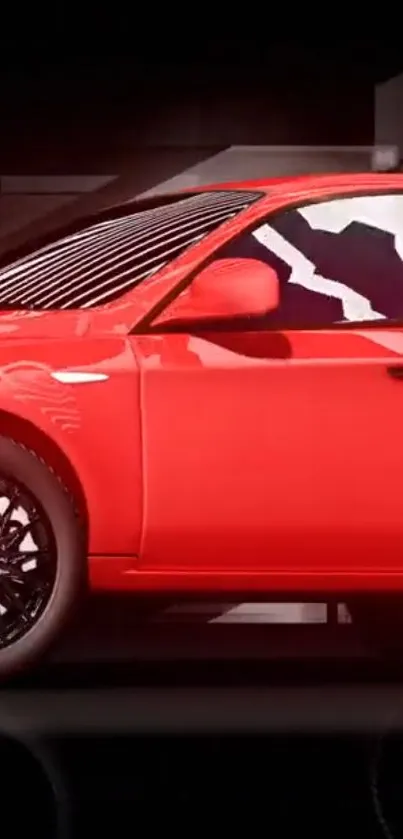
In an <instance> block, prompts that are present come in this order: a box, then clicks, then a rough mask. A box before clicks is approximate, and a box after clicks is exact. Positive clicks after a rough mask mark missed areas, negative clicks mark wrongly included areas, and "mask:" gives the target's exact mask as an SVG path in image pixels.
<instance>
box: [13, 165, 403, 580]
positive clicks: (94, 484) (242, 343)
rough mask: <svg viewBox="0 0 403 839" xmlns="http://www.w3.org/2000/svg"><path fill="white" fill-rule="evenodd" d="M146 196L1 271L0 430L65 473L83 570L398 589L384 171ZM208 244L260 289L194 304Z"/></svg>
mask: <svg viewBox="0 0 403 839" xmlns="http://www.w3.org/2000/svg"><path fill="white" fill-rule="evenodd" d="M187 202H189V203H187ZM192 202H193V203H192ZM147 207H148V205H147V203H146V204H145V205H144V207H142V205H141V204H139V205H137V204H136V202H133V203H132V204H127V205H125V206H124V207H123V208H114V209H113V210H111V211H110V213H109V215H108V213H106V214H105V215H104V216H103V217H102V218H97V219H94V220H92V221H91V220H86V221H85V223H84V222H82V224H81V227H80V225H77V229H76V230H75V232H73V233H71V232H70V233H66V232H63V233H61V236H62V237H63V238H62V243H60V241H59V242H57V243H56V242H55V243H48V244H45V245H44V244H43V243H42V245H41V246H40V247H39V244H38V245H35V247H32V248H31V251H32V252H31V253H30V254H28V253H27V254H25V255H23V256H22V255H14V257H15V258H14V261H12V260H11V259H10V258H8V259H7V260H5V261H3V266H2V267H1V269H0V309H1V310H2V311H1V313H0V364H1V367H0V434H1V435H3V436H5V437H11V438H12V439H13V440H16V441H17V442H21V443H23V444H24V445H26V446H28V447H29V448H30V449H32V450H33V451H34V452H36V453H37V454H38V455H39V456H40V458H41V459H42V460H43V461H44V462H45V463H46V464H47V465H48V466H49V467H50V468H51V469H52V470H53V471H54V472H55V473H56V474H57V475H58V476H59V477H60V479H61V480H62V481H63V484H64V485H65V486H66V487H67V488H68V489H69V491H70V493H71V495H72V497H73V498H74V500H75V504H76V506H77V508H78V510H79V513H80V516H81V518H82V521H83V523H84V524H83V526H84V527H85V529H86V532H87V533H88V544H87V550H88V557H89V560H88V561H89V576H90V582H91V585H92V586H93V587H94V588H97V589H115V590H133V591H134V590H141V591H154V592H155V591H169V590H175V591H178V590H183V591H185V590H188V591H216V590H218V591H220V590H227V591H231V590H232V591H235V590H242V591H248V590H250V591H262V592H271V591H293V592H298V591H300V590H301V591H304V590H311V591H312V590H317V591H319V590H320V591H324V592H326V591H331V590H343V591H349V590H350V591H362V590H369V589H373V590H375V589H377V590H378V589H384V590H391V589H399V590H400V589H402V588H403V493H402V490H401V476H402V474H403V444H402V419H403V328H402V325H403V261H402V260H403V234H402V232H401V231H402V230H403V177H402V176H401V175H398V174H389V175H380V174H365V175H356V176H352V175H346V176H339V175H338V176H320V177H301V178H294V179H276V180H274V181H261V182H253V183H244V184H224V185H222V186H215V187H211V188H203V190H200V192H198V191H196V190H195V191H193V192H192V193H183V194H182V195H181V196H176V198H175V200H174V199H173V200H172V203H169V202H167V199H166V197H164V196H162V197H161V198H160V199H159V200H158V199H157V200H155V201H154V204H152V205H151V208H150V209H148V208H147ZM94 225H95V227H96V226H97V225H98V227H96V229H95V228H94ZM102 225H103V226H102ZM94 230H95V232H94ZM105 243H106V244H105ZM102 248H104V250H102ZM158 248H160V249H159V250H158ZM100 249H101V250H100ZM216 259H217V260H218V259H220V260H232V261H233V262H234V261H236V260H238V259H244V260H249V259H251V260H256V261H259V262H262V263H265V264H267V265H268V267H270V268H271V269H273V270H274V271H275V272H276V275H277V277H278V278H279V288H280V300H279V305H278V306H277V308H275V309H274V310H272V311H270V312H268V313H267V315H262V316H257V317H255V318H254V317H251V318H243V319H242V318H240V319H239V318H236V317H234V316H233V315H234V313H233V312H231V311H230V310H229V315H228V316H226V313H225V312H223V311H222V312H221V314H220V317H219V318H215V319H214V320H213V321H210V320H209V319H208V318H207V319H205V318H203V311H200V309H199V310H198V309H197V307H196V308H194V303H193V302H192V285H193V283H197V277H198V275H199V273H200V272H201V271H202V270H203V269H204V267H205V266H209V265H210V264H212V263H213V262H214V260H216ZM16 260H17V261H16ZM153 260H154V261H153ZM102 272H103V277H104V278H106V279H102V277H101V274H102ZM108 272H109V273H108ZM244 282H245V284H247V283H248V274H247V271H246V270H245V277H244ZM87 292H88V293H87ZM90 292H91V293H90ZM106 292H108V293H106ZM178 300H179V304H178ZM182 305H183V306H184V309H183V311H186V312H187V318H182V320H181V317H180V312H181V306H182ZM178 306H179V308H177V307H178ZM192 307H193V308H192ZM192 311H194V313H195V314H194V317H193V319H192V317H191V314H192ZM178 312H179V315H178ZM175 313H176V314H175Z"/></svg>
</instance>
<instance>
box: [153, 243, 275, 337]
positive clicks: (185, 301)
mask: <svg viewBox="0 0 403 839" xmlns="http://www.w3.org/2000/svg"><path fill="white" fill-rule="evenodd" d="M278 304H279V282H278V277H277V274H276V272H275V271H274V269H273V268H270V267H269V266H268V265H266V264H265V263H264V262H260V261H259V260H257V259H216V260H215V261H214V262H211V263H210V265H208V266H207V267H206V268H204V269H203V270H202V271H201V272H200V274H198V275H197V276H196V277H195V278H194V280H193V281H192V282H191V283H190V285H189V286H188V287H187V288H186V289H185V290H184V291H183V292H182V294H179V295H178V297H177V298H176V299H175V300H174V301H173V302H172V303H171V305H170V306H168V308H167V309H165V311H164V312H162V314H161V315H160V316H159V317H158V318H156V320H155V321H154V325H155V326H161V325H162V324H172V325H173V324H174V323H182V322H185V321H192V322H194V321H208V320H218V319H222V318H237V317H239V318H241V317H253V316H259V315H265V314H267V313H268V312H271V311H272V310H273V309H276V308H277V306H278Z"/></svg>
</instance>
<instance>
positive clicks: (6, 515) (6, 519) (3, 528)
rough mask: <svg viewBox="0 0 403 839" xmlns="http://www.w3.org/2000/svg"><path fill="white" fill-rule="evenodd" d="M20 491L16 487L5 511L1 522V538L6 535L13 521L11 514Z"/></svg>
mask: <svg viewBox="0 0 403 839" xmlns="http://www.w3.org/2000/svg"><path fill="white" fill-rule="evenodd" d="M19 495H20V492H19V489H17V488H15V489H14V491H13V493H12V495H11V497H10V498H9V501H8V507H7V509H6V510H5V512H4V513H3V516H2V519H1V522H0V539H1V538H2V537H3V536H4V534H5V532H6V530H7V529H8V527H9V525H10V521H11V516H12V515H13V513H14V511H15V509H16V507H17V502H18V498H19Z"/></svg>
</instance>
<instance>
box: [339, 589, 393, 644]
mask: <svg viewBox="0 0 403 839" xmlns="http://www.w3.org/2000/svg"><path fill="white" fill-rule="evenodd" d="M347 608H348V611H349V613H350V615H351V619H352V622H353V626H354V625H355V626H356V627H357V631H358V634H359V635H360V637H361V638H362V640H363V641H364V643H366V644H368V646H370V647H371V648H372V649H373V650H375V651H376V652H378V653H380V654H382V655H386V656H393V657H395V656H397V657H398V658H401V657H402V656H403V598H402V597H395V596H390V597H388V596H386V595H377V596H368V597H363V598H357V599H353V600H350V601H348V602H347Z"/></svg>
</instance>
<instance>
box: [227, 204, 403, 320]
mask: <svg viewBox="0 0 403 839" xmlns="http://www.w3.org/2000/svg"><path fill="white" fill-rule="evenodd" d="M225 257H229V258H234V257H252V258H254V259H259V260H262V261H263V262H265V263H266V264H268V265H270V266H271V267H273V268H275V270H276V271H277V274H278V277H279V280H280V305H279V307H278V309H276V311H274V312H270V313H269V314H268V315H267V316H266V317H265V319H264V321H265V322H264V324H260V326H262V325H264V326H266V325H267V328H271V329H273V328H274V329H275V328H278V329H280V328H293V327H295V328H298V327H307V328H315V327H326V326H330V325H332V324H337V323H343V322H350V323H363V322H368V321H369V322H371V321H382V320H383V321H385V320H386V321H387V320H396V319H403V194H392V195H388V194H381V195H379V194H378V195H375V194H372V195H366V196H359V197H358V196H354V197H349V198H337V199H333V200H327V201H324V202H320V203H316V204H310V205H306V206H303V207H298V208H296V209H290V210H287V211H285V212H282V213H279V214H278V215H275V216H273V217H271V218H269V219H267V220H266V222H265V223H263V224H261V225H260V226H259V227H258V228H256V229H255V230H253V231H250V232H248V233H245V234H242V235H241V236H240V237H238V238H237V239H236V240H233V241H232V242H230V243H229V244H228V245H226V246H225V247H224V249H223V250H221V252H220V258H225Z"/></svg>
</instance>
